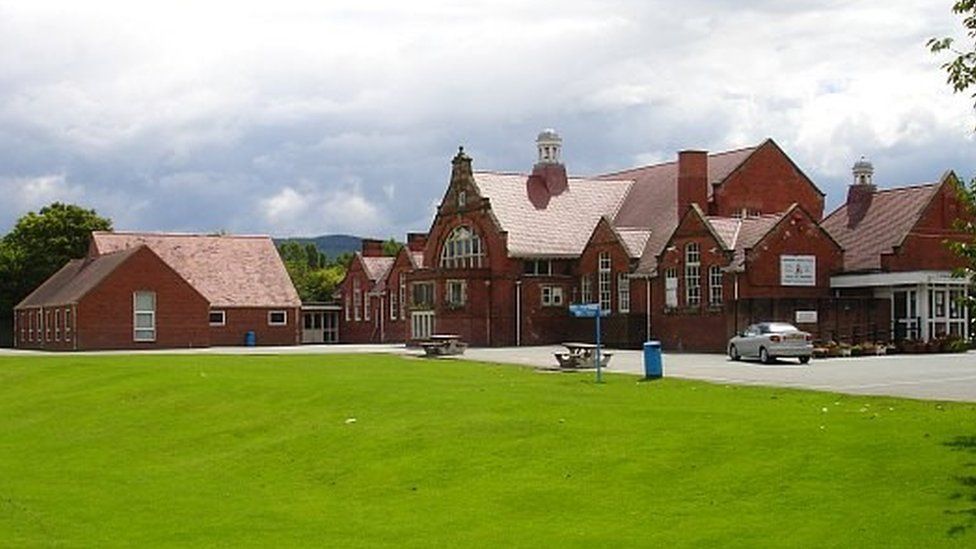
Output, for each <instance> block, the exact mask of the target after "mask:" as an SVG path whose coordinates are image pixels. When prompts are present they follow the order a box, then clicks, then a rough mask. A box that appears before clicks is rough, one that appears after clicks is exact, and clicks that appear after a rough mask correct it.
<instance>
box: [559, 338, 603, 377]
mask: <svg viewBox="0 0 976 549" xmlns="http://www.w3.org/2000/svg"><path fill="white" fill-rule="evenodd" d="M563 346H564V347H566V349H567V352H565V353H553V356H555V357H556V361H557V362H559V367H560V368H564V369H567V370H569V369H581V368H596V345H593V344H590V343H563ZM611 358H613V353H608V352H603V351H602V350H601V352H600V367H601V368H606V367H607V365H608V364H609V363H610V359H611Z"/></svg>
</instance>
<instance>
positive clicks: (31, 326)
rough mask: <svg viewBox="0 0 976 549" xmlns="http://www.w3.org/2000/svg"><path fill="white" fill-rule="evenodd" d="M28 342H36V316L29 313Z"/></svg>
mask: <svg viewBox="0 0 976 549" xmlns="http://www.w3.org/2000/svg"><path fill="white" fill-rule="evenodd" d="M27 341H34V315H33V314H31V313H30V312H28V313H27Z"/></svg>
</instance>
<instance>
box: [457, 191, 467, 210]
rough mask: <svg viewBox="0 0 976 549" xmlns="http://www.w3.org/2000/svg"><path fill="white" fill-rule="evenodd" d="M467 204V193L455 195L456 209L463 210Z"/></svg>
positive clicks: (460, 192)
mask: <svg viewBox="0 0 976 549" xmlns="http://www.w3.org/2000/svg"><path fill="white" fill-rule="evenodd" d="M467 203H468V192H467V191H458V193H457V207H458V208H463V207H464V205H465V204H467Z"/></svg>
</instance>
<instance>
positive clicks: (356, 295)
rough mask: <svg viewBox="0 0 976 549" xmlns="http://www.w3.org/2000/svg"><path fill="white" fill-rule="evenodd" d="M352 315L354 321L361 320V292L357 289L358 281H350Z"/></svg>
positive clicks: (356, 279) (355, 279)
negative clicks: (354, 318)
mask: <svg viewBox="0 0 976 549" xmlns="http://www.w3.org/2000/svg"><path fill="white" fill-rule="evenodd" d="M352 314H353V315H354V316H355V317H356V320H357V321H359V320H362V318H363V291H362V290H361V289H360V288H359V279H358V278H354V279H353V280H352Z"/></svg>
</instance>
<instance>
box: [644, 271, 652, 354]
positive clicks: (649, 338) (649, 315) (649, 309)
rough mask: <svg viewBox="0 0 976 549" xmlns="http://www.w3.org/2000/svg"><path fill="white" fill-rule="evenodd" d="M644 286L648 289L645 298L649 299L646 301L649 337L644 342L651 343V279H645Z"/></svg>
mask: <svg viewBox="0 0 976 549" xmlns="http://www.w3.org/2000/svg"><path fill="white" fill-rule="evenodd" d="M644 286H645V289H646V292H645V293H646V294H647V295H646V296H645V297H646V298H647V299H646V301H647V305H646V306H647V337H646V338H644V341H650V340H651V277H649V276H648V277H646V278H645V279H644Z"/></svg>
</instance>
